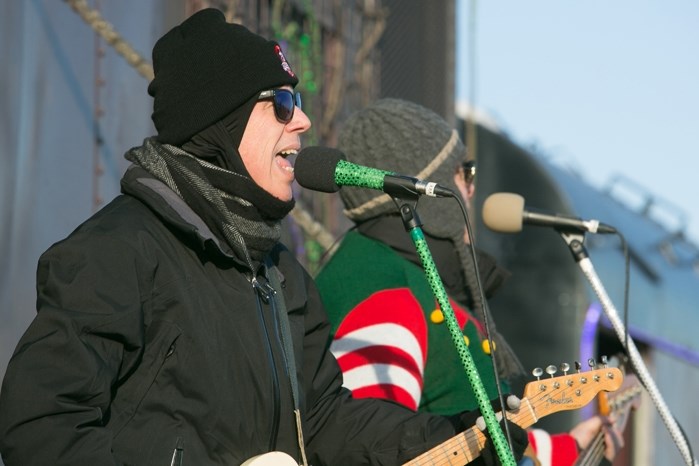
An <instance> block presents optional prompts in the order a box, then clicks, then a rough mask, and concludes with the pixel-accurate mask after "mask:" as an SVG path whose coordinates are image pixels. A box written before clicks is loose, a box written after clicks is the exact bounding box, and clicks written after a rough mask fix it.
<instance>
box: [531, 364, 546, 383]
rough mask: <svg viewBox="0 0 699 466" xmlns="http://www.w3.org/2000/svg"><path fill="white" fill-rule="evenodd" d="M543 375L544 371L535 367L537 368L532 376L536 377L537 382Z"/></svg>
mask: <svg viewBox="0 0 699 466" xmlns="http://www.w3.org/2000/svg"><path fill="white" fill-rule="evenodd" d="M543 373H544V371H543V370H541V367H535V368H534V369H533V370H532V375H533V376H534V377H536V380H540V379H541V375H542V374H543Z"/></svg>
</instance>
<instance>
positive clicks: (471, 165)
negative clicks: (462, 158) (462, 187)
mask: <svg viewBox="0 0 699 466" xmlns="http://www.w3.org/2000/svg"><path fill="white" fill-rule="evenodd" d="M461 168H462V170H463V171H464V181H465V182H466V184H468V183H472V182H473V179H474V178H475V177H476V161H475V160H468V161H466V162H463V163H462V164H461Z"/></svg>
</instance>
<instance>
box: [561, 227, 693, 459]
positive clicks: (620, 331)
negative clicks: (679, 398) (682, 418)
mask: <svg viewBox="0 0 699 466" xmlns="http://www.w3.org/2000/svg"><path fill="white" fill-rule="evenodd" d="M556 231H558V233H560V235H561V237H562V238H563V241H565V242H566V244H567V245H568V247H569V248H570V251H571V253H572V254H573V258H574V259H575V261H576V262H577V263H578V265H579V266H580V269H581V270H582V272H583V274H584V275H585V277H586V278H587V280H588V282H590V286H591V287H592V290H593V291H594V292H595V294H596V295H597V297H598V298H599V300H600V303H601V304H602V309H603V310H604V313H605V314H606V316H607V319H609V322H610V323H611V324H612V327H613V328H614V331H615V332H616V334H617V337H618V338H619V341H621V342H622V345H624V346H625V348H626V352H627V354H628V356H629V359H630V360H631V364H632V366H633V368H634V369H635V371H636V375H638V378H639V379H640V380H641V382H643V385H644V386H645V387H646V390H647V391H648V394H649V395H650V398H651V399H652V400H653V403H654V404H655V406H656V408H657V409H658V412H659V414H660V417H661V418H662V420H663V422H664V423H665V426H666V427H667V429H668V431H669V432H670V436H671V437H672V439H673V440H674V442H675V444H676V445H677V448H678V449H679V450H680V453H681V454H682V457H683V458H684V462H685V463H686V464H687V466H697V465H698V463H697V462H696V460H695V459H694V458H693V457H692V452H691V449H690V447H689V443H687V439H686V438H685V436H684V434H683V432H682V430H681V429H680V427H679V425H678V424H677V421H676V419H675V418H674V417H673V416H672V414H671V413H670V409H669V408H668V406H667V404H666V403H665V400H664V399H663V397H662V395H661V394H660V391H659V390H658V387H657V386H656V384H655V381H654V380H653V378H652V377H651V375H650V373H649V372H648V369H647V368H646V366H645V363H644V362H643V358H642V357H641V354H640V353H639V352H638V349H637V348H636V345H635V343H634V342H633V340H632V339H631V338H630V337H628V338H627V332H626V329H625V327H624V323H623V322H622V321H621V319H620V318H619V313H618V312H617V310H616V308H615V307H614V304H613V303H612V301H611V299H610V298H609V296H608V295H607V292H606V290H605V288H604V285H603V284H602V281H601V280H600V279H599V276H598V275H597V272H596V271H595V268H594V265H593V264H592V261H591V260H590V257H589V255H588V254H587V250H586V249H585V246H584V245H583V241H584V238H585V236H584V233H580V232H573V231H571V230H565V229H558V228H557V229H556ZM625 342H627V343H628V344H627V345H625Z"/></svg>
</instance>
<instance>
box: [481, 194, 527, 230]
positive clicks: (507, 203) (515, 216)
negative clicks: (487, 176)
mask: <svg viewBox="0 0 699 466" xmlns="http://www.w3.org/2000/svg"><path fill="white" fill-rule="evenodd" d="M482 215H483V223H485V226H487V227H488V228H490V229H491V230H493V231H497V232H499V233H517V232H519V231H522V218H523V215H524V198H523V197H522V196H520V195H519V194H514V193H495V194H491V195H490V196H488V198H487V199H486V200H485V202H484V203H483V214H482Z"/></svg>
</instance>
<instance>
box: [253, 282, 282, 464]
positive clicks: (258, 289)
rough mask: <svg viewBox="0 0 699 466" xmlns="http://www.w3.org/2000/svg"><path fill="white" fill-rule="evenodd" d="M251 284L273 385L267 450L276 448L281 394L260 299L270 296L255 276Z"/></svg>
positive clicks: (266, 298)
mask: <svg viewBox="0 0 699 466" xmlns="http://www.w3.org/2000/svg"><path fill="white" fill-rule="evenodd" d="M252 286H253V289H254V291H255V297H256V302H257V312H258V314H259V316H260V321H261V323H262V333H263V334H264V335H265V340H266V341H267V357H268V358H269V363H270V365H271V366H272V386H273V387H274V393H273V395H274V397H273V398H274V415H273V416H272V429H271V432H270V437H269V451H274V450H276V445H277V441H276V439H277V435H278V434H279V417H280V411H281V400H280V398H281V395H280V389H279V374H278V373H277V364H276V363H275V362H274V353H273V350H272V342H271V341H270V338H269V334H268V333H267V330H268V328H269V327H268V326H267V320H266V319H265V314H264V312H263V310H262V303H261V302H260V300H261V299H262V300H264V301H266V302H267V301H269V299H270V296H269V295H268V293H267V292H266V291H265V290H264V289H263V287H262V286H261V285H260V283H259V282H258V281H257V279H256V278H253V279H252Z"/></svg>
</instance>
